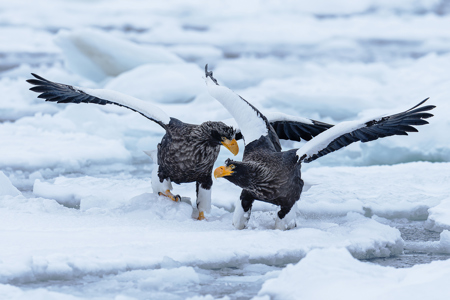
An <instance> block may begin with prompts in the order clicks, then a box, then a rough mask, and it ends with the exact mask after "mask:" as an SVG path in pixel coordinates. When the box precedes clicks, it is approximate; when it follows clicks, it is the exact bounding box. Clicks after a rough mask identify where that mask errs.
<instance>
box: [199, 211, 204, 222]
mask: <svg viewBox="0 0 450 300" xmlns="http://www.w3.org/2000/svg"><path fill="white" fill-rule="evenodd" d="M205 219H206V218H205V213H204V212H202V211H201V212H199V213H198V218H197V220H199V221H201V220H205Z"/></svg>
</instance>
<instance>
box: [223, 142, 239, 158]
mask: <svg viewBox="0 0 450 300" xmlns="http://www.w3.org/2000/svg"><path fill="white" fill-rule="evenodd" d="M221 143H222V145H224V146H225V148H227V149H228V150H230V152H231V153H233V154H234V155H237V154H238V153H239V146H238V144H237V142H236V139H233V140H231V141H230V140H229V139H225V140H224V141H223V142H221Z"/></svg>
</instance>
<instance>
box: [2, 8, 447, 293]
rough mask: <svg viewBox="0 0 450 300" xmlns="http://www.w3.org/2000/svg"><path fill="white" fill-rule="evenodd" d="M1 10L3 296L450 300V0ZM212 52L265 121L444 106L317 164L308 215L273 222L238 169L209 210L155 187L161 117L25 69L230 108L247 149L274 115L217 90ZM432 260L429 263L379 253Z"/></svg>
mask: <svg viewBox="0 0 450 300" xmlns="http://www.w3.org/2000/svg"><path fill="white" fill-rule="evenodd" d="M0 7H1V9H0V19H1V20H2V21H1V25H0V91H1V95H2V100H1V101H0V137H1V142H0V240H1V241H2V242H1V247H0V299H58V300H59V299H63V300H65V299H67V300H74V299H77V300H81V299H96V300H98V299H116V300H132V299H203V300H205V299H208V300H210V299H255V300H256V299H257V300H263V299H264V300H268V299H362V298H364V299H380V298H383V299H409V300H410V299H419V298H420V299H423V298H429V299H449V297H450V288H449V287H448V284H447V282H448V281H449V280H450V272H449V270H450V268H449V267H450V266H449V262H450V260H448V258H449V257H450V233H449V230H450V221H449V220H450V198H449V195H450V185H449V184H448V183H449V182H450V172H449V170H450V143H449V134H448V133H449V132H450V119H449V118H448V112H449V111H450V102H449V101H448V97H449V96H450V95H449V84H448V83H449V82H450V73H449V72H448V70H449V69H450V31H449V30H448V28H449V24H450V5H449V2H448V1H445V0H395V1H374V0H364V1H350V0H339V1H325V2H323V1H322V2H310V3H302V4H301V5H300V4H299V3H298V2H297V1H287V2H285V3H283V4H282V5H281V4H280V3H279V2H278V1H262V0H251V1H247V2H245V3H244V2H242V1H235V0H233V1H226V2H214V1H210V2H207V3H206V2H202V1H196V0H188V1H186V0H183V1H181V0H171V1H163V2H157V1H152V2H149V1H133V2H129V1H122V0H113V1H108V2H107V3H106V2H104V1H82V0H77V1H69V2H68V1H61V0H48V1H45V3H41V2H38V1H35V2H30V1H27V0H16V1H6V0H0ZM206 63H208V66H209V69H210V70H212V71H213V72H214V77H216V78H217V79H218V81H219V83H223V85H224V86H227V87H229V88H230V89H231V90H232V91H233V92H235V93H237V94H239V95H241V96H242V97H243V98H244V99H246V100H247V101H249V102H250V103H251V104H253V105H254V106H255V107H257V108H258V109H259V110H260V111H261V112H262V113H263V114H265V115H266V116H267V117H268V118H269V119H279V120H285V119H287V118H290V117H289V116H292V118H293V119H294V120H302V121H305V120H307V119H314V120H319V121H322V122H326V123H330V124H338V123H340V122H343V121H351V120H365V119H367V118H369V117H371V116H383V115H388V114H392V113H398V112H401V111H404V110H406V109H409V108H410V107H412V106H413V105H414V104H416V103H419V102H420V101H421V100H423V99H425V98H427V97H430V99H429V100H428V102H427V104H430V105H436V109H434V110H433V111H431V113H432V114H434V117H432V118H430V119H427V120H428V121H429V123H430V124H428V125H424V126H418V127H417V129H418V130H419V132H417V133H411V134H409V136H396V137H388V138H383V139H379V140H377V141H373V142H369V143H365V144H362V143H354V144H352V145H350V146H348V147H346V148H345V149H341V150H339V151H336V152H333V153H331V154H328V155H327V156H324V157H321V158H320V159H318V160H316V161H314V162H312V163H310V164H304V165H303V166H302V179H303V180H304V181H305V188H304V190H303V193H302V196H301V199H300V200H299V201H298V202H297V204H296V206H294V217H295V221H296V224H297V227H296V228H293V229H291V230H287V231H281V230H277V229H275V219H276V211H277V207H276V206H274V205H271V204H267V203H263V202H259V201H256V202H255V204H254V207H253V209H252V216H251V218H250V219H249V220H248V224H247V229H245V230H236V229H235V228H234V227H233V225H232V223H233V211H234V209H235V206H236V203H237V202H236V201H237V200H238V199H239V195H240V192H241V190H240V189H239V188H238V187H236V186H234V185H232V184H231V183H229V182H227V181H220V180H217V181H214V184H213V187H212V207H211V211H210V213H208V214H207V215H206V218H207V220H206V221H197V220H195V215H196V213H197V214H198V212H196V210H197V208H196V205H195V200H194V199H195V197H196V187H195V184H194V183H191V184H182V185H176V184H174V185H173V187H174V191H173V192H174V193H175V194H180V195H181V196H183V197H184V198H183V201H181V202H178V203H177V202H173V201H170V200H168V199H167V198H165V197H162V196H158V195H156V194H153V193H152V184H151V177H152V171H153V168H154V161H152V159H151V158H150V157H149V156H148V155H146V154H145V152H144V151H147V153H150V152H149V151H153V150H155V149H156V147H157V144H158V143H159V142H160V140H161V137H162V136H163V135H164V129H163V128H161V127H160V126H159V125H158V124H156V123H154V122H152V121H150V120H148V119H147V118H145V117H143V116H141V115H140V114H138V113H136V112H133V111H132V110H128V109H126V108H123V107H116V106H113V105H105V106H100V105H96V104H56V103H49V102H45V101H43V99H39V98H37V97H36V96H37V95H38V94H36V93H33V92H31V91H29V90H28V89H29V88H30V87H31V85H29V84H28V83H27V82H26V81H25V80H26V79H30V78H32V76H31V74H30V73H35V74H38V75H41V76H43V77H44V78H47V79H49V80H51V81H54V82H59V83H64V84H69V85H72V86H77V87H80V88H81V89H86V91H93V90H94V89H103V90H105V89H106V90H113V91H115V92H119V93H124V94H127V95H129V96H130V97H135V98H138V99H140V100H142V102H139V103H141V104H142V106H139V109H142V108H144V110H149V112H148V113H149V114H150V115H151V116H153V117H155V118H157V119H161V120H163V121H165V122H167V121H168V118H169V117H173V118H178V119H180V120H182V121H184V122H187V123H192V124H200V123H202V122H205V121H209V120H212V121H218V120H229V119H230V118H232V117H233V116H234V117H235V118H237V119H239V118H241V119H242V120H243V121H242V120H241V121H239V120H238V123H239V124H241V123H242V124H245V125H244V126H241V130H242V133H243V134H244V137H245V142H246V143H248V142H250V141H251V140H252V139H254V138H258V137H259V136H258V135H261V134H263V133H264V132H265V127H264V128H263V127H261V126H262V125H261V124H255V123H252V122H251V123H248V124H247V123H245V122H246V121H248V119H246V112H245V111H244V109H243V108H242V107H239V106H238V107H235V111H236V113H235V114H233V116H232V115H230V113H229V112H228V111H227V110H226V109H225V108H224V107H223V106H222V104H221V103H219V102H218V101H216V100H215V99H214V98H212V97H211V96H210V95H209V93H208V88H209V89H211V88H212V89H217V88H218V87H217V86H215V85H213V83H212V82H209V83H208V85H206V84H205V79H206V80H207V81H208V80H209V79H208V78H205V74H204V71H203V70H204V66H205V64H206ZM219 92H221V93H222V92H223V94H222V96H223V95H224V94H226V95H228V94H227V93H228V92H229V90H227V91H219ZM219 92H218V93H219ZM219 94H220V93H219ZM96 95H97V96H99V97H104V98H105V99H108V97H109V98H110V97H111V95H112V94H111V92H99V93H98V94H96ZM115 95H117V94H115ZM226 95H225V96H226ZM219 96H220V95H219ZM113 97H115V96H113ZM114 99H116V100H117V98H114ZM121 99H125V100H121V101H125V102H126V101H127V99H128V98H121ZM154 107H158V109H160V110H161V111H163V112H165V113H162V112H161V111H159V110H156V109H153V108H154ZM226 122H227V123H230V124H236V122H235V121H234V120H231V121H226ZM260 125H261V126H260ZM303 145H305V144H304V142H292V141H282V146H283V149H284V150H287V149H292V148H300V147H302V146H303ZM239 146H240V148H241V153H239V155H238V156H237V157H235V158H234V159H236V160H240V159H242V149H244V143H243V141H240V142H239ZM229 157H230V153H229V151H227V150H226V149H225V150H222V151H221V153H220V155H219V158H218V160H217V162H216V166H219V165H222V164H223V162H224V161H225V160H226V159H227V158H229ZM306 187H307V188H306ZM189 198H190V200H189ZM417 257H422V258H423V259H422V261H421V262H422V263H423V262H426V263H423V264H418V265H415V266H412V267H406V268H403V267H404V266H405V265H406V266H411V265H413V264H415V263H408V264H405V265H396V264H395V262H394V263H392V265H393V266H397V267H398V266H400V267H402V268H394V267H392V266H385V265H383V264H381V263H378V264H375V262H379V261H382V260H384V261H391V262H392V261H395V260H405V259H406V260H408V259H410V258H411V259H412V258H414V259H417Z"/></svg>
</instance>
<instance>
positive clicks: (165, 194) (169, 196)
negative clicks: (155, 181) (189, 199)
mask: <svg viewBox="0 0 450 300" xmlns="http://www.w3.org/2000/svg"><path fill="white" fill-rule="evenodd" d="M158 195H159V196H165V197H167V198H170V199H171V200H172V201H175V202H180V201H181V197H180V195H174V194H172V193H171V192H170V190H166V192H165V193H161V192H159V193H158Z"/></svg>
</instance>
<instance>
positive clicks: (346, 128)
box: [296, 117, 382, 159]
mask: <svg viewBox="0 0 450 300" xmlns="http://www.w3.org/2000/svg"><path fill="white" fill-rule="evenodd" d="M381 118H382V117H379V118H373V117H372V118H368V119H364V120H358V121H348V122H342V123H339V124H337V125H335V126H333V127H332V128H330V129H328V130H325V131H324V132H322V133H320V134H319V135H317V136H316V137H314V138H313V139H312V140H310V141H308V142H307V143H306V144H305V145H304V146H303V147H301V148H300V149H298V150H297V152H296V153H297V155H298V157H299V158H302V157H303V156H304V155H306V157H304V158H305V159H307V158H309V157H311V156H313V155H314V154H317V153H319V152H320V151H321V150H323V149H325V148H326V147H327V146H328V145H329V144H330V143H331V142H332V141H334V140H335V139H337V138H338V137H340V136H341V135H344V134H346V133H349V132H352V131H355V130H357V129H359V128H362V127H365V126H366V123H367V122H369V121H374V120H375V121H378V120H380V119H381Z"/></svg>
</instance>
